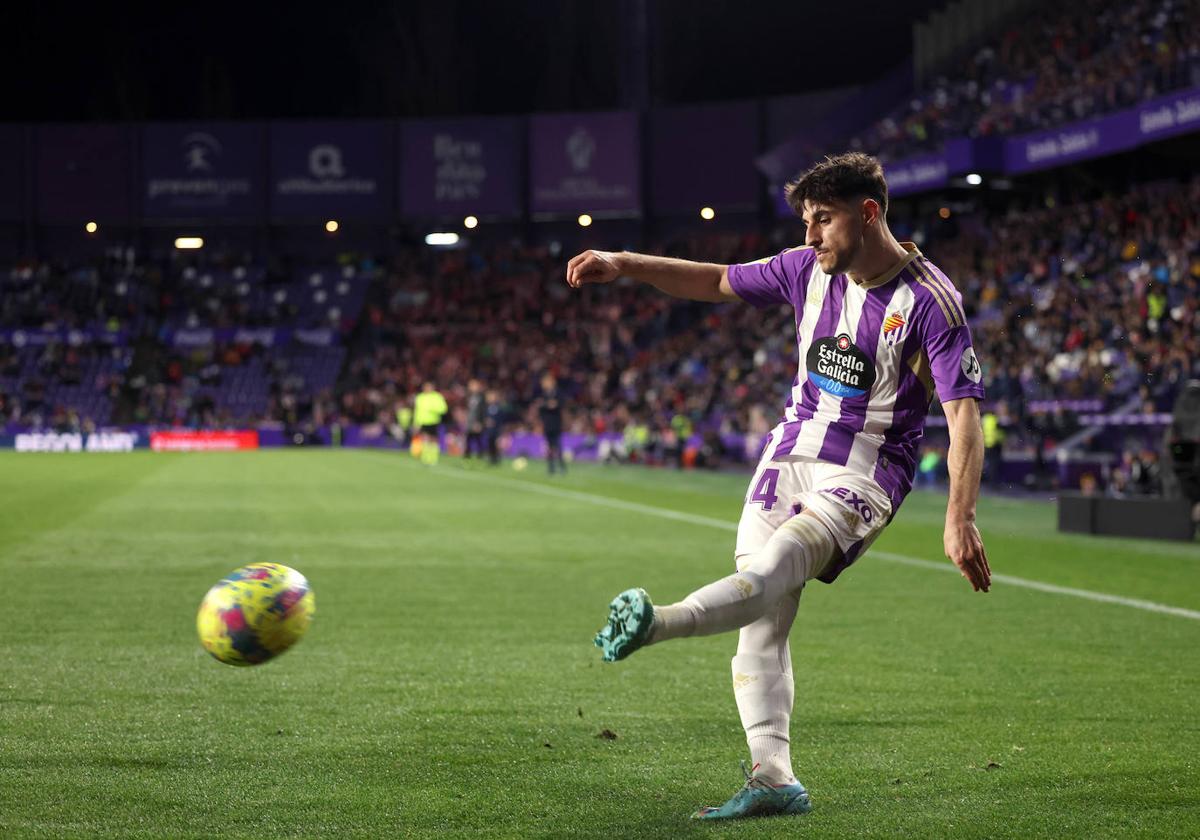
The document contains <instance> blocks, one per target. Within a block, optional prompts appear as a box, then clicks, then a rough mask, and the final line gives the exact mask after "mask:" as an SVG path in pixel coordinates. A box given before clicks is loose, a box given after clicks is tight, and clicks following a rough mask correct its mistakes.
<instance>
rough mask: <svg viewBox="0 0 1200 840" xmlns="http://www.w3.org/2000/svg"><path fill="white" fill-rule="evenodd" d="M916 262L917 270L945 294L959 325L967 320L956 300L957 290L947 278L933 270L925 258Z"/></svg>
mask: <svg viewBox="0 0 1200 840" xmlns="http://www.w3.org/2000/svg"><path fill="white" fill-rule="evenodd" d="M916 262H917V263H919V264H920V265H919V267H918V270H919V271H921V272H922V273H923V274H924V275H925V277H926V278H928V279H929V282H930V283H933V284H934V285H935V286H937V287H938V288H939V289H941V290H942V292H943V293H944V294H945V295H946V300H947V302H948V303H949V305H950V308H951V309H952V310H954V312H955V313H956V314H957V315H958V323H959V325H962V324H965V323H966V322H967V316H966V313H965V312H963V309H962V305H961V304H960V303H959V302H958V296H957V295H958V292H957V290H956V289H955V288H954V286H953V285H951V283H950V281H949V280H947V279H946V278H945V277H943V276H941V275H940V274H939V273H938V272H937V271H934V269H933V268H932V267H931V266H930V265H929V263H928V262H926V261H925V260H916Z"/></svg>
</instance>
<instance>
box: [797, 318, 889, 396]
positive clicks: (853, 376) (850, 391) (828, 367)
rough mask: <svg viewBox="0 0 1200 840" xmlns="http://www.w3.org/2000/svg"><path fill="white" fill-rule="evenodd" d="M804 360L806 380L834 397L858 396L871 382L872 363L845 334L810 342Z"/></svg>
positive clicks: (873, 374)
mask: <svg viewBox="0 0 1200 840" xmlns="http://www.w3.org/2000/svg"><path fill="white" fill-rule="evenodd" d="M805 361H806V364H807V366H808V378H809V380H810V381H811V382H812V383H813V384H814V385H816V386H817V387H818V388H820V389H821V390H822V391H824V392H826V393H827V394H833V395H834V396H835V397H843V398H846V397H861V396H862V395H863V394H865V393H867V392H868V391H870V390H871V386H872V385H874V384H875V363H874V362H872V361H871V359H870V357H868V356H867V354H866V353H864V352H863V351H862V350H859V349H858V348H857V347H855V346H854V342H853V341H851V340H850V336H848V335H846V334H845V333H842V334H841V335H838V336H836V337H834V336H828V337H826V338H822V339H819V340H818V341H814V342H813V343H812V346H811V347H809V348H808V357H807V359H806V360H805Z"/></svg>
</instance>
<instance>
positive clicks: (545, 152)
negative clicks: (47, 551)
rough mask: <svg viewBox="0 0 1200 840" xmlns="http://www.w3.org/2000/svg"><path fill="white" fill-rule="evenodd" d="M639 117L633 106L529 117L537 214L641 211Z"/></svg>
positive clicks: (532, 189)
mask: <svg viewBox="0 0 1200 840" xmlns="http://www.w3.org/2000/svg"><path fill="white" fill-rule="evenodd" d="M638 149H639V142H638V116H637V114H635V113H633V112H632V111H610V112H605V113H590V114H541V115H538V116H534V117H531V118H530V121H529V177H530V186H529V194H530V202H531V210H532V212H533V213H534V214H535V215H567V214H574V213H590V214H593V215H595V214H597V213H599V214H611V215H623V216H634V215H637V214H638V213H640V211H641V206H642V195H641V183H640V178H641V166H640V160H639V154H638Z"/></svg>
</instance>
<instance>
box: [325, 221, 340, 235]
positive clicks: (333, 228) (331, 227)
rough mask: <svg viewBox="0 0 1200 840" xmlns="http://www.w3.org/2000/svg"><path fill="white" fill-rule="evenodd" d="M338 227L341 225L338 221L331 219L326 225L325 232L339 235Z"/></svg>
mask: <svg viewBox="0 0 1200 840" xmlns="http://www.w3.org/2000/svg"><path fill="white" fill-rule="evenodd" d="M338 227H339V225H338V223H337V220H336V219H330V220H329V221H328V222H326V223H325V232H326V233H337V232H338Z"/></svg>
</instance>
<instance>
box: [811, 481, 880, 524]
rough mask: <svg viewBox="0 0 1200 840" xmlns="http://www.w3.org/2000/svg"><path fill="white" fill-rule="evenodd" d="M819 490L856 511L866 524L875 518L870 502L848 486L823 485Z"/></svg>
mask: <svg viewBox="0 0 1200 840" xmlns="http://www.w3.org/2000/svg"><path fill="white" fill-rule="evenodd" d="M821 492H822V493H824V494H825V495H827V496H833V497H834V498H835V499H838V500H840V501H841V502H842V503H843V504H845V505H846V506H847V507H848V508H850V510H852V511H854V512H855V513H857V514H858V515H859V516H860V517H861V518H862V521H863V523H864V524H866V525H870V524H871V520H872V519H874V518H875V511H874V510H872V509H871V505H870V503H869V502H868V501H867V500H866V499H864V498H863V497H862V496H860V495H858V494H857V493H855V492H854V491H853V490H851V489H850V488H848V487H832V488H831V487H824V488H822V489H821Z"/></svg>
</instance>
